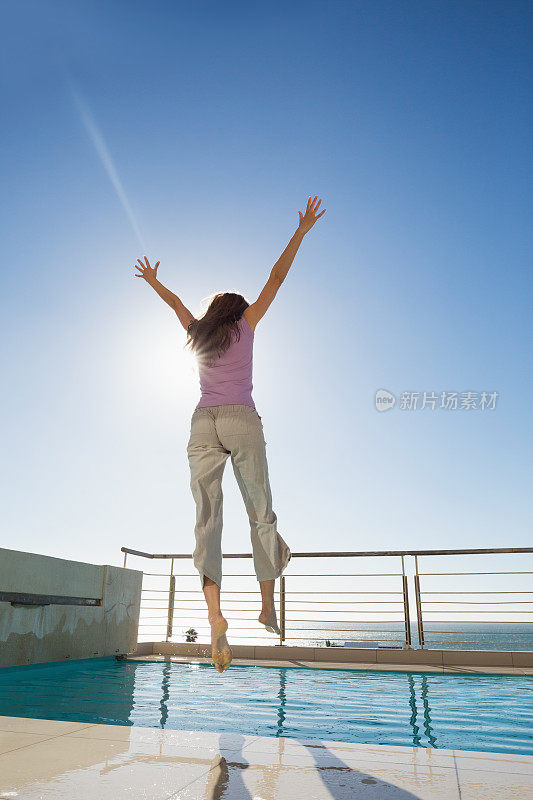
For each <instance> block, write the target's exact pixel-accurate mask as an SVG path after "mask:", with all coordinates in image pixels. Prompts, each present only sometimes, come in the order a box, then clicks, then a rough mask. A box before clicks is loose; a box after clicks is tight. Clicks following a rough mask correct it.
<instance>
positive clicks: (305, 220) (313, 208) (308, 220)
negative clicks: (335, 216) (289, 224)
mask: <svg viewBox="0 0 533 800" xmlns="http://www.w3.org/2000/svg"><path fill="white" fill-rule="evenodd" d="M316 198H317V195H315V198H314V200H313V202H311V198H309V200H308V201H307V208H306V209H305V214H302V212H301V211H298V214H299V215H300V224H299V225H298V230H299V231H301V232H302V233H307V232H308V231H310V230H311V228H312V227H313V225H314V224H315V222H316V221H317V219H320V217H321V216H322V214H324V213H325V212H326V209H325V208H324V209H322V211H321V212H320V214H318V216H315V215H316V212H317V211H318V206H319V205H320V203H321V202H322V199H320V200H319V201H318V203H317V204H316V205H315V200H316Z"/></svg>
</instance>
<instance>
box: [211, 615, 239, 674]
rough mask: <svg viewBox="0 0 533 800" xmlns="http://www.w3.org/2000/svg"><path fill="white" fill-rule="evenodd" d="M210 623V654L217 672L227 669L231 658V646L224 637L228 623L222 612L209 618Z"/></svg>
mask: <svg viewBox="0 0 533 800" xmlns="http://www.w3.org/2000/svg"><path fill="white" fill-rule="evenodd" d="M209 624H210V625H211V656H212V658H213V663H214V665H215V667H216V670H217V672H224V671H225V670H227V669H228V667H229V665H230V664H231V660H232V658H233V653H232V652H231V647H230V646H229V644H228V640H227V638H226V631H227V629H228V623H227V621H226V619H225V617H223V616H222V614H218V615H217V616H216V617H212V618H211V617H210V618H209Z"/></svg>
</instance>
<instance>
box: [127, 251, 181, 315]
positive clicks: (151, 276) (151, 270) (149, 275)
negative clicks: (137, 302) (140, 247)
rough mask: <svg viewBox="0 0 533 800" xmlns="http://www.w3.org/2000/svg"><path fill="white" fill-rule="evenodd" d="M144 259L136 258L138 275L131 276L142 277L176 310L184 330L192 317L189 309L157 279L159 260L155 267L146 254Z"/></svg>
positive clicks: (135, 265) (135, 266) (135, 267)
mask: <svg viewBox="0 0 533 800" xmlns="http://www.w3.org/2000/svg"><path fill="white" fill-rule="evenodd" d="M144 260H145V261H146V264H143V262H142V261H141V259H140V258H138V259H137V261H138V262H139V264H140V266H139V265H138V264H134V265H133V266H134V269H138V270H139V271H140V274H139V275H138V274H135V275H134V276H133V277H134V278H144V280H145V281H146V283H148V284H149V285H150V286H151V287H152V289H155V291H156V292H157V294H158V295H159V297H161V299H162V300H164V301H165V303H168V305H169V306H170V307H171V309H172V310H173V311H175V312H176V314H177V315H178V319H179V321H180V322H181V324H182V325H183V327H184V328H185V330H187V328H188V326H189V325H190V324H191V322H192V320H193V319H194V317H193V315H192V314H191V312H190V311H189V309H188V308H186V307H185V306H184V305H183V303H182V302H181V300H180V299H179V297H178V296H177V295H175V294H174V293H173V292H171V291H170V289H167V287H166V286H163V284H162V283H161V281H159V280H158V279H157V268H158V266H159V264H160V262H159V261H158V262H157V264H156V265H155V267H151V266H150V262H149V261H148V259H147V258H146V256H145V257H144Z"/></svg>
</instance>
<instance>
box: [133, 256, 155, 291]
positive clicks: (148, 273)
mask: <svg viewBox="0 0 533 800" xmlns="http://www.w3.org/2000/svg"><path fill="white" fill-rule="evenodd" d="M144 260H145V261H146V264H143V262H142V261H141V259H140V258H138V259H137V261H138V262H139V264H140V265H141V266H139V265H138V264H134V265H133V269H138V270H139V271H140V273H141V274H140V275H137V274H136V275H134V276H133V277H134V278H144V280H145V281H146V283H149V284H152V283H153V282H154V281H155V280H157V268H158V266H159V264H160V262H159V261H158V262H157V264H156V265H155V267H151V266H150V262H149V261H148V259H147V258H146V256H145V257H144Z"/></svg>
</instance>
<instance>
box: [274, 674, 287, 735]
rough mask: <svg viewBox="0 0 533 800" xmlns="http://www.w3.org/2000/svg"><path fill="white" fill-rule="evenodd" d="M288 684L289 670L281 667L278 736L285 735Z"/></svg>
mask: <svg viewBox="0 0 533 800" xmlns="http://www.w3.org/2000/svg"><path fill="white" fill-rule="evenodd" d="M286 684H287V670H286V669H280V671H279V692H278V697H279V706H278V729H277V732H276V736H283V723H284V722H285V717H286V714H285V706H286V705H287V693H286V691H285V687H286Z"/></svg>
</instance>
